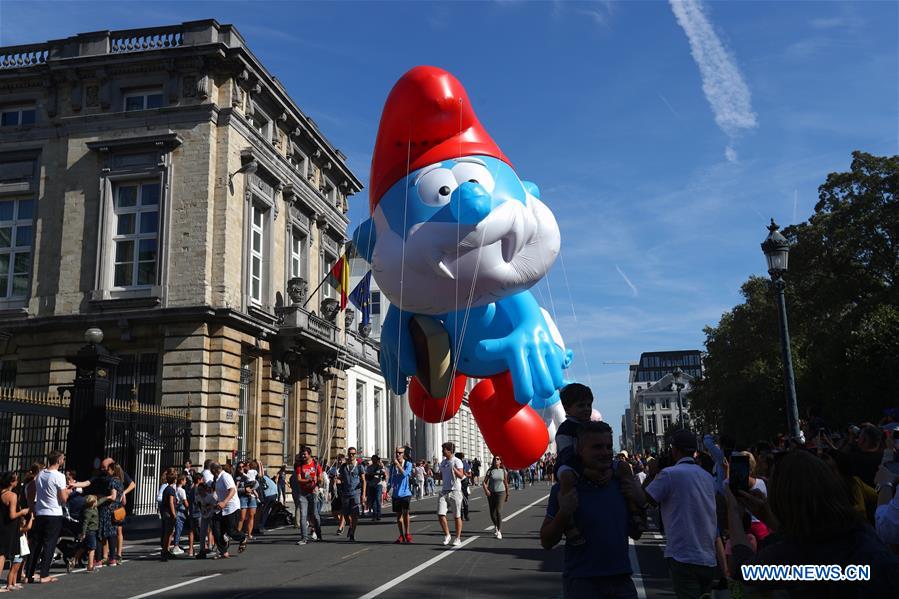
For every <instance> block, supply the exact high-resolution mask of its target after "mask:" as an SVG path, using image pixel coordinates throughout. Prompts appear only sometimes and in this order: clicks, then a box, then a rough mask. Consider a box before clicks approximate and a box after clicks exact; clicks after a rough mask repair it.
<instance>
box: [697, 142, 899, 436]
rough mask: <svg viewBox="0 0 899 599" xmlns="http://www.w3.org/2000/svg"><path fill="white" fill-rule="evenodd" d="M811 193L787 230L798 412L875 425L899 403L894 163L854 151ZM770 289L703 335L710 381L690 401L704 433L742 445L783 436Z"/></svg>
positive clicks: (898, 177) (755, 288) (759, 288)
mask: <svg viewBox="0 0 899 599" xmlns="http://www.w3.org/2000/svg"><path fill="white" fill-rule="evenodd" d="M852 158H853V159H852V163H851V166H850V170H849V171H848V172H844V173H831V174H830V175H829V176H828V177H827V180H826V182H825V183H824V184H823V185H821V186H820V187H819V188H818V193H819V201H818V203H817V204H816V205H815V212H814V214H813V215H812V216H811V218H809V220H808V221H807V222H805V223H802V224H800V225H797V226H793V227H788V228H786V229H785V230H784V235H786V236H787V238H788V239H790V240H791V243H792V246H793V247H792V249H791V252H790V270H789V272H788V273H787V275H786V277H787V288H786V290H787V305H788V312H789V318H790V334H791V337H792V350H793V361H794V370H795V374H796V384H797V396H798V398H799V408H800V416H801V417H804V416H805V415H807V414H808V413H809V411H810V410H811V411H815V412H820V414H822V416H823V417H824V418H825V420H826V421H827V422H828V424H829V425H831V426H843V425H845V424H846V423H848V422H861V421H864V420H871V421H876V420H878V419H879V418H880V416H881V415H882V410H883V409H884V408H886V407H894V406H897V405H899V377H897V374H899V290H897V287H896V282H897V279H899V195H897V191H899V156H892V157H878V156H872V155H870V154H866V153H863V152H854V153H853V154H852ZM770 285H771V283H770V281H768V280H767V279H765V278H761V277H753V278H750V279H749V280H748V281H747V282H746V283H744V284H743V286H742V289H741V292H742V295H743V297H744V300H745V301H744V303H742V304H740V305H739V306H736V307H734V308H733V309H732V310H731V311H730V312H728V313H726V314H724V315H723V316H722V318H721V321H720V322H719V323H718V325H717V326H715V327H708V328H706V330H705V333H706V349H707V351H708V356H707V359H706V376H705V379H704V380H702V381H701V382H699V383H698V384H697V386H696V388H695V390H694V391H693V393H692V394H691V400H692V402H693V409H694V411H695V412H696V414H697V416H698V418H699V420H700V421H701V422H702V424H703V426H705V427H707V428H709V429H711V428H717V429H718V430H721V431H727V432H730V433H731V434H736V435H737V436H738V437H740V440H741V441H743V442H751V441H754V440H757V439H759V438H764V437H770V436H771V435H772V434H774V433H775V432H777V431H783V430H784V429H785V428H786V416H785V409H786V408H785V399H784V397H785V396H784V391H783V376H782V366H781V358H780V346H779V343H780V340H779V331H778V325H777V313H776V310H775V307H774V299H773V295H772V291H771V288H770Z"/></svg>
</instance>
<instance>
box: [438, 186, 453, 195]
mask: <svg viewBox="0 0 899 599" xmlns="http://www.w3.org/2000/svg"><path fill="white" fill-rule="evenodd" d="M452 191H453V190H451V189H450V188H449V187H447V186H446V185H444V186H443V187H441V188H440V189H438V190H437V193H439V194H440V195H442V196H448V195H449V194H451V193H452Z"/></svg>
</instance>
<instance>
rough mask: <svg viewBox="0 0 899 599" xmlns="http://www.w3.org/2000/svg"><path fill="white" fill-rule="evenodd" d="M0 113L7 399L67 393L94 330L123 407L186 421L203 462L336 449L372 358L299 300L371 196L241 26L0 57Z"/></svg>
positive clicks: (190, 25)
mask: <svg viewBox="0 0 899 599" xmlns="http://www.w3.org/2000/svg"><path fill="white" fill-rule="evenodd" d="M0 118H2V121H0V360H2V361H0V379H2V380H0V383H2V384H4V385H7V386H16V387H20V388H25V389H37V390H46V389H48V388H51V389H52V388H54V387H56V386H58V385H65V384H68V383H70V382H71V380H72V378H73V370H72V368H73V367H72V365H71V364H70V363H69V362H68V361H67V360H66V356H68V355H71V354H74V353H75V352H76V351H77V349H78V348H79V347H80V346H81V345H82V344H83V338H82V337H83V333H84V331H85V329H87V328H88V327H91V326H96V327H99V328H101V329H102V330H103V331H104V334H105V340H104V345H105V346H106V347H107V348H109V350H110V351H112V352H114V353H115V354H117V355H119V356H121V357H122V358H123V361H122V364H121V365H120V367H119V370H118V372H117V373H115V381H116V395H117V396H124V397H131V396H136V397H137V399H138V401H140V402H144V403H155V404H161V405H164V406H172V407H186V408H189V409H190V411H191V416H192V421H193V425H192V426H193V440H192V447H191V455H192V457H193V458H194V459H195V460H202V459H204V458H214V459H219V460H224V459H229V458H233V457H236V456H242V455H251V456H255V457H258V458H259V459H260V460H262V461H264V462H265V463H267V464H269V465H275V464H280V463H281V462H282V461H283V460H284V459H285V458H286V457H288V456H291V455H293V454H294V453H295V452H296V451H297V448H298V447H299V446H300V445H301V444H308V445H311V446H312V447H313V448H314V449H315V451H316V452H317V453H318V454H319V455H321V456H323V457H327V456H329V455H330V454H332V453H333V452H334V451H336V450H337V449H338V448H340V449H342V448H343V446H344V445H345V440H346V407H347V406H346V397H347V390H346V374H345V369H346V368H349V367H352V366H354V365H356V364H359V363H360V362H366V363H368V364H372V363H373V364H377V348H376V345H375V344H374V343H373V342H370V341H368V340H367V339H365V338H364V336H362V335H359V334H357V333H355V332H353V331H347V330H346V328H345V326H344V322H343V318H336V314H334V313H333V311H331V310H328V308H329V307H330V306H329V305H328V302H327V301H325V300H326V297H327V296H332V297H333V295H334V291H333V290H332V289H331V288H330V287H329V286H328V285H324V286H323V287H322V289H321V290H320V291H318V292H316V293H315V294H314V295H313V296H312V297H307V296H306V292H305V290H306V289H307V288H310V287H308V285H309V283H312V287H314V285H315V284H316V283H317V282H318V281H320V280H321V279H322V278H323V276H324V275H325V274H327V271H328V270H329V269H330V266H331V265H332V264H333V262H334V261H335V260H336V259H337V258H338V256H339V255H340V254H341V253H342V251H343V244H344V241H345V233H346V227H347V224H348V219H347V217H346V212H347V201H348V198H349V197H350V196H351V195H353V194H354V193H356V192H358V191H359V190H360V189H361V188H362V183H361V182H360V180H359V179H358V178H357V177H356V176H355V175H354V174H353V173H352V172H351V171H350V170H349V169H348V167H347V165H346V157H345V156H344V155H343V154H341V152H340V151H339V150H338V149H336V148H334V147H333V146H332V145H331V144H330V143H329V142H328V140H327V139H325V137H324V136H323V134H322V132H321V131H320V130H319V128H318V127H317V125H316V124H315V122H314V121H313V120H312V119H311V118H309V117H308V116H307V115H305V114H304V113H303V112H302V110H301V109H300V108H299V107H298V106H297V104H296V103H295V102H294V100H292V99H291V98H290V97H289V96H288V94H287V92H286V91H285V89H284V87H283V86H282V85H281V84H280V83H279V82H278V80H277V79H276V78H275V77H273V76H272V75H271V74H270V73H269V72H268V71H267V70H266V69H265V67H264V66H263V65H262V64H261V63H260V62H259V61H258V59H257V58H256V57H255V56H254V55H253V53H252V52H251V51H250V49H249V48H248V47H247V45H246V43H245V42H244V40H243V38H242V37H241V36H240V33H239V32H238V31H237V30H236V29H235V28H234V27H232V26H230V25H221V24H219V23H217V22H215V21H213V20H205V21H195V22H187V23H182V24H179V25H173V26H170V27H157V28H148V29H138V30H127V31H101V32H94V33H83V34H79V35H75V36H73V37H70V38H66V39H62V40H54V41H50V42H46V43H41V44H33V45H27V46H16V47H5V48H0ZM289 282H290V285H288V283H289ZM288 287H290V289H289V290H288ZM288 291H290V293H288ZM307 300H308V301H307ZM323 303H324V304H325V306H324V307H325V310H324V311H323V309H322V304H323ZM332 304H333V301H332ZM326 313H327V314H326ZM326 316H327V317H326ZM328 317H330V318H328Z"/></svg>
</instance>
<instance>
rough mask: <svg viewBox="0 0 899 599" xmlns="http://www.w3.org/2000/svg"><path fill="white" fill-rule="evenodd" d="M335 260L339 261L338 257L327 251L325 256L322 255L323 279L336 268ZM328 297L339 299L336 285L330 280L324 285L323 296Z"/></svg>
mask: <svg viewBox="0 0 899 599" xmlns="http://www.w3.org/2000/svg"><path fill="white" fill-rule="evenodd" d="M335 262H337V258H335V257H334V256H332V255H331V254H329V253H327V252H325V254H324V256H322V272H321V277H322V279H324V278H325V277H327V276H328V274H329V273H330V272H331V269H332V268H334V263H335ZM326 297H331V298H334V299H337V290H336V289H334V286H333V285H331V284H330V282H328V283H325V284H324V285H322V298H323V299H324V298H326Z"/></svg>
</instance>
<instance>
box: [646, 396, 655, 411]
mask: <svg viewBox="0 0 899 599" xmlns="http://www.w3.org/2000/svg"><path fill="white" fill-rule="evenodd" d="M646 409H647V410H649V411H650V412H652V411H654V410H655V409H656V400H654V399H652V398H647V399H646Z"/></svg>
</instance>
